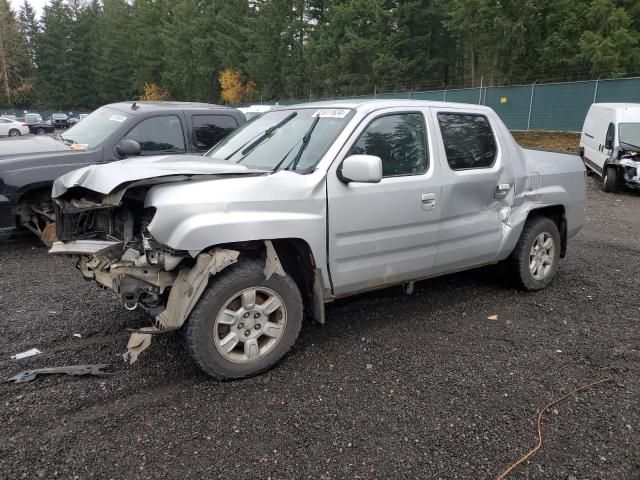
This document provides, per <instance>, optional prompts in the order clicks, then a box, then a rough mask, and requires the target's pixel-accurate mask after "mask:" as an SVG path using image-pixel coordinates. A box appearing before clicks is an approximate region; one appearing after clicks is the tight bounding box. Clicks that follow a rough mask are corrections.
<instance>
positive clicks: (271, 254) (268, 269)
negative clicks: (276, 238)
mask: <svg viewBox="0 0 640 480" xmlns="http://www.w3.org/2000/svg"><path fill="white" fill-rule="evenodd" d="M264 246H265V248H266V249H267V264H266V265H265V266H264V276H265V277H267V280H269V279H270V278H271V275H273V274H274V273H277V274H278V275H280V276H281V277H284V275H285V273H284V268H282V264H281V263H280V259H279V258H278V254H277V253H276V249H275V248H274V247H273V243H272V242H271V240H265V241H264Z"/></svg>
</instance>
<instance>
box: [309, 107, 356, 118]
mask: <svg viewBox="0 0 640 480" xmlns="http://www.w3.org/2000/svg"><path fill="white" fill-rule="evenodd" d="M347 115H349V109H348V108H323V109H322V110H317V111H316V112H315V113H314V114H313V115H311V116H312V117H320V118H344V117H346V116H347Z"/></svg>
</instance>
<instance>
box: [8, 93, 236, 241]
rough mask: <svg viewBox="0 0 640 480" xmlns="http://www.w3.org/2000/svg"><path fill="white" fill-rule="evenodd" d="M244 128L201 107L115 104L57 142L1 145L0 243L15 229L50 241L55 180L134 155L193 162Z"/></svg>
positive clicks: (228, 112)
mask: <svg viewBox="0 0 640 480" xmlns="http://www.w3.org/2000/svg"><path fill="white" fill-rule="evenodd" d="M245 121H246V120H245V117H244V115H243V114H242V113H241V112H240V111H238V110H235V109H233V108H228V107H223V106H219V105H211V104H206V103H187V102H121V103H114V104H111V105H105V106H104V107H101V108H99V109H98V110H96V111H94V112H93V113H91V114H90V115H89V116H88V117H86V118H85V119H83V120H82V122H78V123H77V124H76V125H74V126H73V127H71V128H70V129H69V130H67V131H66V132H63V133H62V134H61V135H59V136H58V138H52V137H47V136H35V137H31V138H27V137H25V138H24V140H21V141H16V142H6V144H3V149H2V151H1V152H0V238H3V237H4V238H6V237H8V236H10V235H11V234H12V233H13V232H14V231H15V229H16V228H19V227H22V228H24V229H27V230H29V231H31V232H33V233H35V234H36V235H38V236H39V237H40V238H42V240H43V241H44V242H45V243H46V244H50V243H51V242H52V241H53V239H54V238H55V225H54V224H53V223H52V221H53V218H54V215H53V204H52V201H51V185H52V184H53V181H54V180H55V179H56V178H57V177H59V176H60V175H63V174H65V173H67V172H69V171H71V170H75V169H77V168H80V167H84V166H86V165H91V164H94V163H106V162H112V161H115V160H122V159H124V158H127V157H130V156H135V155H162V154H168V153H171V154H197V155H200V154H202V153H204V152H206V151H207V150H209V149H210V148H211V147H212V146H213V145H215V144H216V143H218V142H219V141H220V140H221V139H222V138H224V137H225V136H226V135H227V134H229V133H230V132H231V131H233V130H235V129H236V128H238V127H239V126H240V125H242V124H243V123H244V122H245ZM65 122H66V119H65Z"/></svg>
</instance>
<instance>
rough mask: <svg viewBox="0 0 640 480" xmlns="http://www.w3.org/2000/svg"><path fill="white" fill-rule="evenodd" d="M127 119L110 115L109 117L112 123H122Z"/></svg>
mask: <svg viewBox="0 0 640 480" xmlns="http://www.w3.org/2000/svg"><path fill="white" fill-rule="evenodd" d="M126 119H127V117H124V116H122V115H111V116H110V117H109V120H111V121H112V122H119V123H122V122H124V121H125V120H126Z"/></svg>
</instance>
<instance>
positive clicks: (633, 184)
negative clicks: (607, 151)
mask: <svg viewBox="0 0 640 480" xmlns="http://www.w3.org/2000/svg"><path fill="white" fill-rule="evenodd" d="M609 164H610V165H618V167H619V168H620V172H621V173H622V178H621V180H622V181H623V182H624V184H625V185H626V186H627V188H631V189H635V190H637V189H640V151H638V149H637V148H631V147H630V146H629V147H625V146H624V145H623V146H620V147H617V148H616V149H615V150H614V151H613V154H612V155H611V160H609Z"/></svg>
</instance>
